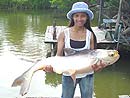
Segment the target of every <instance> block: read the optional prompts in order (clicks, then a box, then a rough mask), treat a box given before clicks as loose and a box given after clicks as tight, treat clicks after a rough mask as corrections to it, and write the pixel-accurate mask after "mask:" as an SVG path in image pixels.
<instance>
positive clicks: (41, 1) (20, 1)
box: [0, 0, 120, 10]
mask: <svg viewBox="0 0 130 98" xmlns="http://www.w3.org/2000/svg"><path fill="white" fill-rule="evenodd" d="M77 1H85V2H88V3H90V4H96V3H97V1H99V0H0V8H1V9H2V8H4V9H9V8H14V9H45V8H48V9H50V8H56V9H60V10H69V9H71V6H72V4H73V3H74V2H77ZM119 1H120V0H104V2H105V6H107V7H111V8H113V7H114V8H118V5H119Z"/></svg>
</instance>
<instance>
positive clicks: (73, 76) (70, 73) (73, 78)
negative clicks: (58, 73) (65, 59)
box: [64, 69, 76, 85]
mask: <svg viewBox="0 0 130 98" xmlns="http://www.w3.org/2000/svg"><path fill="white" fill-rule="evenodd" d="M64 73H67V74H69V75H70V76H71V78H72V80H73V82H74V85H75V84H76V70H75V69H69V70H67V71H64Z"/></svg>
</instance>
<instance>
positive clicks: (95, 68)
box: [92, 60, 106, 71]
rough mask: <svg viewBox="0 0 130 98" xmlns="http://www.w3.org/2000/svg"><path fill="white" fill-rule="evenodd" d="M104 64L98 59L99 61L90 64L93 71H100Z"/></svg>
mask: <svg viewBox="0 0 130 98" xmlns="http://www.w3.org/2000/svg"><path fill="white" fill-rule="evenodd" d="M104 67H106V65H105V64H104V63H103V62H102V61H101V60H100V61H99V63H96V64H94V65H92V68H93V70H94V71H101V70H102V69H103V68H104Z"/></svg>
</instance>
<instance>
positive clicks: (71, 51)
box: [64, 48, 76, 55]
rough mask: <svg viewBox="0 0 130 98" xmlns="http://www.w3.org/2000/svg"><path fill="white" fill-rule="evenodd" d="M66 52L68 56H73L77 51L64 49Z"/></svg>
mask: <svg viewBox="0 0 130 98" xmlns="http://www.w3.org/2000/svg"><path fill="white" fill-rule="evenodd" d="M64 52H65V53H66V54H67V55H73V54H75V53H76V51H75V50H73V49H71V48H64Z"/></svg>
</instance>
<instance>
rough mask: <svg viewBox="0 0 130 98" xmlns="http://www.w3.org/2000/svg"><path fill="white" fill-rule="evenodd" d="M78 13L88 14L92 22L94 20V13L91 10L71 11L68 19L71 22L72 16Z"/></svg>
mask: <svg viewBox="0 0 130 98" xmlns="http://www.w3.org/2000/svg"><path fill="white" fill-rule="evenodd" d="M78 12H84V13H86V14H88V15H89V18H90V20H92V19H93V18H94V15H93V12H92V11H91V10H89V9H74V10H70V11H69V12H68V13H67V18H68V19H69V20H71V19H72V15H73V14H75V13H78Z"/></svg>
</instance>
